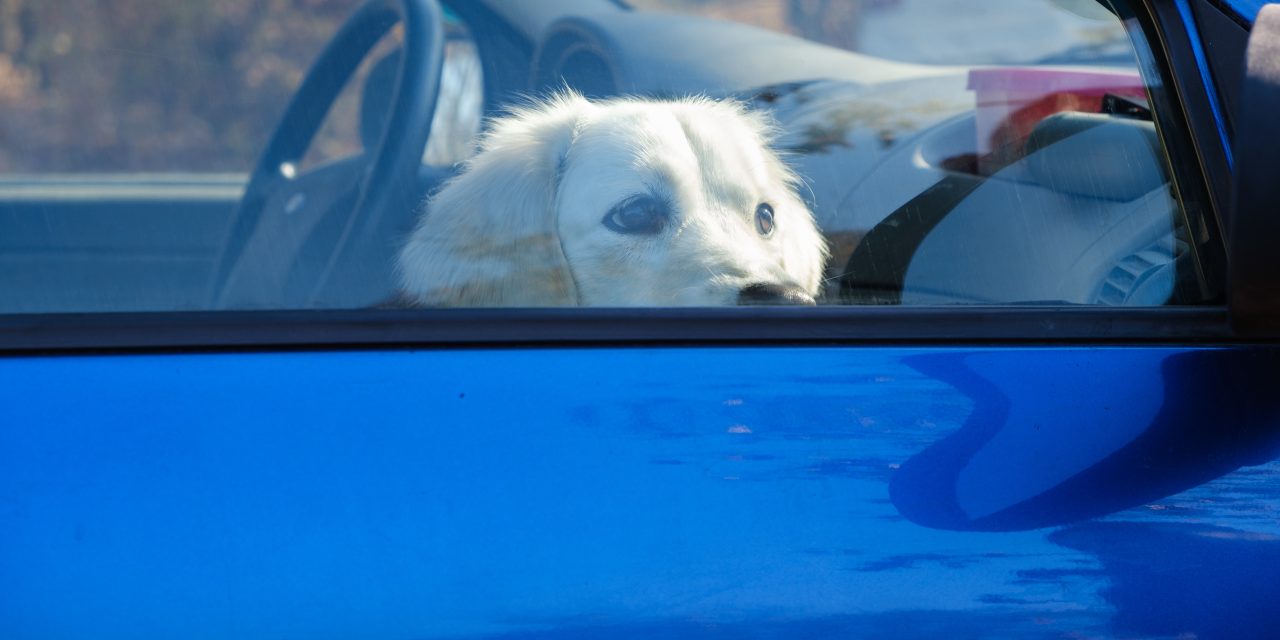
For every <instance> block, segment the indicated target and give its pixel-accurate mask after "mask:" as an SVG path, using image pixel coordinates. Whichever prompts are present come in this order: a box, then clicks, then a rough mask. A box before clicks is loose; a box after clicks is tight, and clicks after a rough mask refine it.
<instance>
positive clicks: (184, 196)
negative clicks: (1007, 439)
mask: <svg viewBox="0 0 1280 640" xmlns="http://www.w3.org/2000/svg"><path fill="white" fill-rule="evenodd" d="M414 4H415V5H422V6H430V5H434V4H435V3H430V2H422V3H414ZM440 5H441V11H440V12H439V13H438V15H439V16H440V20H442V22H441V24H440V31H439V32H440V33H443V34H444V35H443V38H442V39H439V41H436V40H437V38H436V37H435V36H434V35H433V34H434V33H436V32H435V31H432V30H430V29H419V28H418V26H415V27H413V30H408V29H407V28H406V26H405V25H398V26H394V27H390V26H389V25H390V22H388V21H387V19H386V17H385V16H382V17H378V15H380V14H378V15H375V14H376V11H375V10H373V9H369V8H368V6H366V5H365V4H364V3H362V2H359V1H358V0H291V1H282V2H257V1H253V0H219V1H216V2H215V1H212V0H209V1H192V2H182V3H172V2H166V1H162V0H120V2H113V3H111V5H110V8H109V9H108V8H107V7H106V5H103V4H102V3H86V2H79V1H76V0H39V1H38V2H37V1H36V0H8V1H7V2H4V3H2V4H0V12H2V13H3V15H0V111H2V112H3V114H4V115H3V116H2V117H0V312H4V313H29V312H59V311H78V312H84V311H174V310H203V309H309V308H370V309H381V308H388V307H404V306H411V307H448V306H455V307H456V306H496V307H529V306H659V307H665V306H723V305H760V304H768V305H774V304H789V305H796V304H818V305H867V304H875V305H884V304H902V305H936V304H1080V305H1108V306H1155V305H1169V304H1198V303H1206V302H1214V301H1216V300H1217V299H1218V294H1217V291H1216V284H1215V283H1214V282H1213V281H1211V280H1209V279H1206V277H1205V276H1204V275H1203V274H1205V273H1212V272H1214V271H1215V269H1213V268H1212V267H1213V265H1206V264H1204V263H1203V262H1202V260H1203V259H1202V258H1201V256H1203V255H1212V254H1213V252H1208V251H1205V250H1204V249H1205V246H1206V245H1207V244H1208V243H1210V242H1213V241H1214V240H1213V239H1212V238H1210V237H1209V236H1208V230H1209V229H1211V228H1213V225H1211V224H1208V223H1207V222H1206V221H1204V220H1200V219H1199V218H1196V217H1195V215H1198V214H1197V213H1196V212H1198V211H1200V210H1201V209H1200V208H1199V207H1196V206H1193V205H1194V203H1187V202H1184V194H1182V193H1181V192H1180V191H1179V190H1178V188H1177V185H1176V181H1175V180H1174V178H1173V172H1172V170H1171V169H1170V167H1171V165H1172V164H1173V163H1171V161H1170V154H1171V153H1175V154H1176V153H1188V151H1187V150H1186V149H1185V148H1184V147H1182V146H1181V143H1180V142H1178V140H1176V139H1169V138H1167V137H1166V136H1162V130H1161V128H1160V126H1159V122H1160V120H1161V116H1162V114H1163V113H1166V110H1167V109H1169V107H1168V105H1167V104H1166V100H1167V99H1168V94H1167V92H1166V91H1165V83H1164V81H1163V79H1162V78H1160V77H1158V75H1156V72H1155V71H1154V70H1153V69H1154V68H1155V66H1154V65H1153V64H1151V54H1150V53H1149V51H1148V50H1147V48H1148V46H1149V45H1148V43H1147V42H1146V40H1145V39H1144V37H1143V35H1142V33H1141V29H1140V28H1139V27H1138V23H1137V21H1136V19H1134V18H1133V17H1132V16H1131V14H1130V11H1129V9H1128V8H1127V7H1126V6H1125V5H1124V4H1123V3H1118V2H1117V3H1111V2H1097V1H1095V0H1027V1H1025V2H1024V1H1019V2H1009V1H1007V0H1004V1H997V0H857V1H854V0H851V1H848V2H843V1H841V2H829V1H826V0H744V1H730V0H633V1H631V2H628V3H621V2H616V1H614V0H572V1H570V0H545V1H540V2H538V3H525V2H513V1H511V0H469V1H462V0H458V1H456V2H455V1H449V2H443V3H440ZM588 5H589V6H588ZM362 7H365V9H362ZM371 16H372V17H371ZM344 24H347V25H348V27H349V29H348V30H347V31H340V29H341V28H342V27H343V25H344ZM414 24H415V25H419V26H420V24H419V23H414ZM352 25H354V26H355V27H358V28H356V29H354V30H352V29H350V27H352ZM361 29H363V30H364V31H361ZM366 32H367V33H369V34H372V36H371V37H372V38H373V39H372V40H370V42H375V41H376V42H379V44H377V45H372V44H369V43H367V42H365V40H368V38H363V37H355V40H353V41H352V42H349V43H347V45H346V46H345V47H337V49H338V50H339V51H340V52H341V53H340V55H337V57H336V58H331V59H322V58H321V52H322V51H325V50H326V47H331V42H332V41H333V39H334V38H335V37H337V36H338V34H339V33H366ZM353 37H354V36H353ZM362 38H363V39H362ZM379 38H380V39H379ZM404 51H412V52H415V53H414V54H413V55H412V56H411V57H410V59H409V63H408V64H406V63H405V61H404V60H403V59H402V56H403V55H404V54H403V52H404ZM432 60H442V61H443V62H442V64H441V67H440V68H439V69H438V70H433V69H430V68H429V64H428V63H429V62H430V61H432ZM414 74H417V75H414ZM436 74H438V76H437V75H436ZM435 77H438V78H439V80H438V82H437V83H436V85H435V87H434V90H426V88H428V87H429V86H430V83H431V79H432V78H435ZM305 78H313V79H318V80H319V84H322V85H323V84H333V85H335V86H339V87H346V88H345V89H344V90H343V91H342V92H340V93H338V95H336V97H333V99H332V100H328V99H324V98H323V96H316V95H311V94H308V93H306V92H305V91H304V90H303V87H304V84H303V81H304V79H305ZM400 78H404V79H405V82H407V83H408V84H407V85H406V87H407V90H405V88H404V87H402V91H401V92H400V93H399V94H397V92H396V91H395V87H396V82H397V80H398V79H400ZM305 86H310V85H305ZM299 91H304V92H303V93H302V94H301V95H303V98H301V99H299V106H298V108H297V109H295V110H294V111H292V112H288V113H286V106H287V105H288V104H289V103H290V101H291V100H292V99H294V96H295V95H297V94H298V92H299ZM329 102H332V104H328V103H329ZM322 115H323V116H324V118H323V121H322V126H319V127H318V130H317V131H316V132H315V134H314V135H309V134H308V131H309V129H308V126H307V125H306V122H308V121H309V119H311V118H318V117H320V116H322ZM393 125H394V126H398V127H400V128H398V129H391V130H388V129H387V127H388V126H393ZM279 132H283V134H282V135H279V136H277V137H276V139H277V143H278V144H277V145H275V146H272V145H269V144H268V142H269V141H270V140H272V139H273V134H276V133H279ZM255 167H258V168H260V170H258V171H255Z"/></svg>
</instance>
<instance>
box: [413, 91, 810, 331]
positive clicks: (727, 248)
mask: <svg viewBox="0 0 1280 640" xmlns="http://www.w3.org/2000/svg"><path fill="white" fill-rule="evenodd" d="M768 133H769V128H768V126H767V124H766V122H765V121H764V119H763V117H762V116H759V115H758V114H755V113H752V112H749V111H747V110H745V109H744V108H743V107H741V106H740V105H738V104H737V103H733V102H724V101H713V100H709V99H687V100H678V101H649V100H638V99H624V100H611V101H607V102H598V103H593V102H589V101H587V100H585V99H583V98H581V97H579V96H576V95H564V96H559V97H557V98H553V99H551V100H549V101H547V102H545V103H542V104H540V105H538V106H534V107H531V108H528V109H523V110H518V111H515V112H513V113H512V114H510V115H509V116H506V117H504V118H501V119H499V120H497V121H496V122H494V123H493V127H492V130H491V131H490V132H489V133H488V134H487V135H486V136H485V138H484V140H483V142H482V144H481V147H480V151H479V153H478V154H477V155H476V156H475V157H474V158H473V159H472V160H471V161H470V162H469V163H468V164H467V166H466V167H465V169H464V171H463V172H462V174H461V175H459V176H458V177H457V178H455V179H453V180H452V181H450V182H449V183H448V184H446V185H445V186H444V188H443V189H441V191H440V192H439V193H437V194H436V195H435V196H434V197H433V198H432V199H431V200H430V202H429V203H428V207H427V212H426V215H424V216H423V218H422V219H421V220H420V221H419V223H418V226H417V228H416V229H415V230H414V232H413V235H412V236H411V238H410V240H409V242H408V243H407V244H406V245H405V247H404V249H403V250H402V252H401V254H400V261H399V267H400V274H401V284H402V288H403V291H404V293H405V295H406V297H407V298H408V299H409V300H410V301H412V302H414V303H417V304H426V305H451V306H495V305H502V306H549V305H598V306H632V305H645V306H681V305H728V304H769V303H775V304H806V303H812V302H813V296H814V295H816V293H817V291H818V287H819V285H820V279H821V276H822V268H823V262H824V261H825V258H826V245H825V243H824V241H823V239H822V236H821V234H819V233H818V230H817V228H816V227H815V226H814V223H813V217H812V214H811V213H810V212H809V210H808V208H807V207H806V206H805V205H804V203H803V202H802V201H801V200H800V198H799V197H798V196H797V195H796V193H795V186H796V178H795V176H794V174H792V173H791V172H790V171H789V170H788V169H787V167H786V165H784V164H783V162H782V161H781V160H780V159H779V158H778V156H777V155H775V154H774V153H773V152H772V151H771V150H769V148H768V145H767V143H768Z"/></svg>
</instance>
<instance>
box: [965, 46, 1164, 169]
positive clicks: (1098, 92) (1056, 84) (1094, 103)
mask: <svg viewBox="0 0 1280 640" xmlns="http://www.w3.org/2000/svg"><path fill="white" fill-rule="evenodd" d="M969 89H970V90H971V91H973V92H975V94H976V98H977V130H978V140H977V151H978V156H979V157H980V158H981V157H987V156H990V155H991V154H992V153H993V152H994V153H996V155H1001V154H1000V152H1001V151H1002V150H1005V149H1008V148H1010V147H1015V146H1016V145H1020V144H1022V143H1023V142H1024V141H1025V140H1026V139H1027V136H1029V135H1030V134H1031V130H1032V129H1034V128H1035V126H1036V124H1037V123H1039V122H1040V121H1041V120H1043V119H1044V118H1045V117H1047V116H1050V115H1053V114H1055V113H1058V112H1061V111H1084V112H1088V113H1099V112H1101V110H1102V99H1103V97H1104V96H1106V95H1107V94H1113V95H1117V96H1123V97H1126V98H1131V99H1134V100H1138V101H1140V102H1143V103H1145V102H1146V99H1147V91H1146V87H1145V86H1144V85H1143V83H1142V77H1141V76H1139V75H1138V74H1137V73H1134V72H1126V71H1107V70H1099V69H1070V68H1066V69H1064V68H1042V67H998V68H985V69H973V70H971V71H970V72H969Z"/></svg>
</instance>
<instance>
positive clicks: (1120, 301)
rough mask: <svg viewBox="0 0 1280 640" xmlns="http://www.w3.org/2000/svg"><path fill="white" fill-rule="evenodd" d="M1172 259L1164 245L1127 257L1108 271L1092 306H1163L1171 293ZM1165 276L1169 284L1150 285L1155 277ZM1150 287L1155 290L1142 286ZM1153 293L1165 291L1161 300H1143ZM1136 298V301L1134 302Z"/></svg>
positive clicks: (1155, 245)
mask: <svg viewBox="0 0 1280 640" xmlns="http://www.w3.org/2000/svg"><path fill="white" fill-rule="evenodd" d="M1173 259H1174V256H1173V255H1171V254H1170V252H1169V248H1168V245H1165V244H1164V243H1160V244H1154V245H1151V246H1149V247H1147V248H1145V249H1143V250H1141V251H1138V252H1137V253H1134V254H1131V255H1129V256H1126V257H1125V258H1124V259H1123V260H1121V261H1120V262H1119V263H1118V264H1116V266H1114V267H1112V268H1111V271H1110V272H1108V273H1107V277H1106V279H1105V280H1103V282H1102V288H1101V290H1099V291H1098V295H1097V297H1096V298H1095V299H1094V303H1095V304H1101V305H1110V306H1117V307H1118V306H1123V305H1132V304H1139V305H1147V304H1157V305H1158V304H1164V303H1165V302H1166V300H1167V297H1168V296H1167V294H1168V293H1171V292H1172V287H1173V280H1172V271H1171V267H1172V263H1173ZM1161 272H1165V274H1166V275H1167V276H1168V279H1169V282H1168V285H1167V286H1160V285H1159V284H1157V283H1152V282H1150V281H1151V279H1152V278H1153V277H1156V276H1157V274H1160V273H1161ZM1148 284H1153V285H1155V286H1154V287H1147V286H1144V285H1148ZM1156 291H1165V292H1166V295H1165V296H1164V298H1165V299H1164V300H1142V298H1147V297H1151V294H1152V293H1154V292H1156ZM1135 298H1137V299H1136V300H1135Z"/></svg>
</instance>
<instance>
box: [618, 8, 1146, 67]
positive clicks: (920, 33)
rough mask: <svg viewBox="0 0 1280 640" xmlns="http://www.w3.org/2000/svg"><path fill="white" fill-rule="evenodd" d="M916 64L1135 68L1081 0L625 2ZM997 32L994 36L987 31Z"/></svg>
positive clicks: (1113, 27)
mask: <svg viewBox="0 0 1280 640" xmlns="http://www.w3.org/2000/svg"><path fill="white" fill-rule="evenodd" d="M629 3H630V4H631V5H632V6H633V7H636V8H639V9H643V10H655V11H672V12H679V13H687V14H694V15H703V16H710V17H716V18H723V19H729V20H734V21H737V22H742V23H746V24H752V25H755V26H759V27H763V28H766V29H770V30H773V31H779V32H783V33H789V34H794V35H798V36H801V37H803V38H806V39H809V40H813V41H815V42H821V43H823V44H828V45H831V46H835V47H840V48H843V49H848V50H849V51H857V52H859V53H865V54H867V55H872V56H876V57H880V58H887V59H890V60H900V61H903V62H916V63H920V64H971V65H973V64H1029V63H1036V62H1045V61H1051V62H1056V63H1060V64H1061V63H1069V64H1106V65H1114V64H1124V65H1132V64H1134V58H1133V52H1132V49H1131V48H1130V46H1129V39H1128V36H1127V35H1126V34H1125V31H1124V28H1123V27H1122V25H1121V23H1120V22H1119V21H1117V20H1115V18H1114V16H1112V15H1111V14H1110V13H1109V11H1108V10H1107V9H1105V8H1103V7H1102V6H1101V5H1099V4H1097V3H1096V2H1092V1H1091V0H1090V1H1085V2H1081V1H1079V0H1016V1H1010V0H941V1H940V0H848V1H844V0H837V1H829V0H794V1H790V2H776V1H770V0H629ZM993 30H999V33H1000V36H999V37H992V31H993Z"/></svg>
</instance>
